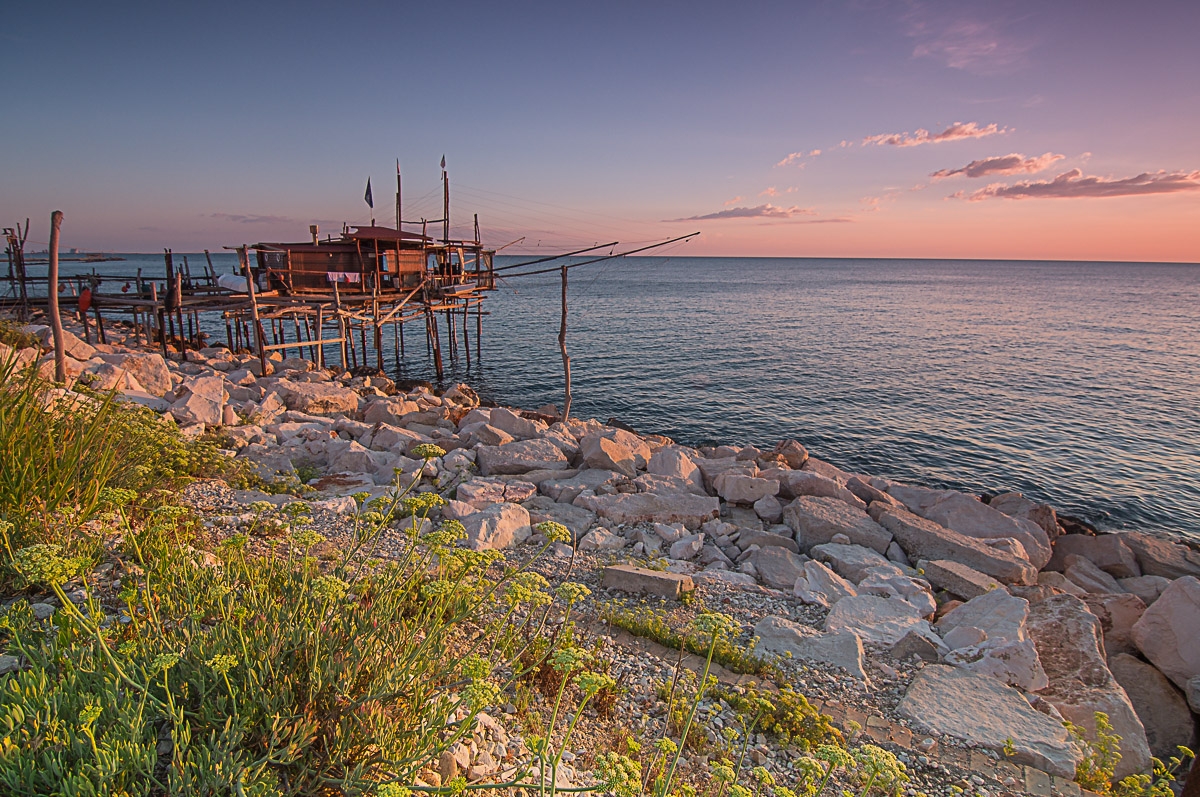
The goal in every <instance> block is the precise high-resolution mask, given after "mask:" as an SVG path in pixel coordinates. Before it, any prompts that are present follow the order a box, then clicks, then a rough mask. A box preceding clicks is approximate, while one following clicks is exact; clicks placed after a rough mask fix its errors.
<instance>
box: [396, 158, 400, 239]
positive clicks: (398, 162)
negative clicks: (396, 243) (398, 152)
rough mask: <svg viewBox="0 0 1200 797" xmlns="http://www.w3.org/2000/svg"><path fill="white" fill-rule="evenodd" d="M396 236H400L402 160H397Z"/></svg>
mask: <svg viewBox="0 0 1200 797" xmlns="http://www.w3.org/2000/svg"><path fill="white" fill-rule="evenodd" d="M396 234H397V238H398V236H400V158H398V157H397V158H396Z"/></svg>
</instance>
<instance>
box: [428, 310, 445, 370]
mask: <svg viewBox="0 0 1200 797" xmlns="http://www.w3.org/2000/svg"><path fill="white" fill-rule="evenodd" d="M429 324H430V327H431V330H430V331H431V332H432V333H433V334H432V335H430V337H431V338H432V339H433V370H434V371H435V372H437V378H438V381H439V382H440V381H441V379H442V376H443V369H442V341H441V338H440V337H438V328H437V315H436V314H435V313H434V312H433V311H432V310H430V311H429Z"/></svg>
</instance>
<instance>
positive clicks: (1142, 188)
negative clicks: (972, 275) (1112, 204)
mask: <svg viewBox="0 0 1200 797" xmlns="http://www.w3.org/2000/svg"><path fill="white" fill-rule="evenodd" d="M1185 191H1200V170H1197V171H1194V172H1167V171H1161V170H1160V171H1157V172H1143V173H1142V174H1139V175H1137V176H1136V177H1126V178H1124V179H1121V180H1109V179H1105V178H1103V177H1084V176H1083V172H1082V171H1080V170H1079V169H1071V170H1070V171H1069V172H1063V173H1062V174H1060V175H1059V176H1058V177H1055V178H1054V179H1053V180H1027V181H1024V182H1019V183H1015V184H1013V185H1004V184H1003V183H993V184H991V185H989V186H987V187H986V188H981V189H979V190H978V191H975V192H973V193H971V194H965V193H964V192H962V191H959V192H958V193H956V194H953V195H952V197H951V198H953V199H968V200H970V201H972V202H979V201H981V200H984V199H1077V198H1085V197H1087V198H1091V197H1116V196H1146V195H1149V194H1177V193H1181V192H1185Z"/></svg>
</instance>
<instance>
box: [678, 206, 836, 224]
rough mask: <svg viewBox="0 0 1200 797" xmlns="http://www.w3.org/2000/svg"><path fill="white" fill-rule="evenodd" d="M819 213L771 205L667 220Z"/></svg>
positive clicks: (762, 217) (810, 214) (784, 217)
mask: <svg viewBox="0 0 1200 797" xmlns="http://www.w3.org/2000/svg"><path fill="white" fill-rule="evenodd" d="M815 215H817V211H815V210H813V209H812V208H802V207H798V206H795V205H793V206H792V207H790V208H781V207H777V206H775V205H772V204H771V203H769V202H768V203H767V204H765V205H757V206H755V207H752V208H748V207H740V208H730V209H729V210H721V211H717V212H716V213H706V214H704V215H703V216H688V217H686V218H682V219H667V221H713V220H716V219H790V218H792V217H794V216H815Z"/></svg>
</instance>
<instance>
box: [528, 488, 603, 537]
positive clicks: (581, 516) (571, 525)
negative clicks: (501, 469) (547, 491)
mask: <svg viewBox="0 0 1200 797" xmlns="http://www.w3.org/2000/svg"><path fill="white" fill-rule="evenodd" d="M522 506H524V507H525V508H526V509H528V510H529V522H530V523H531V524H532V525H534V526H536V525H537V524H539V523H541V522H543V521H546V520H552V521H554V522H555V523H561V524H562V525H564V526H566V527H567V528H568V529H570V531H571V534H572V535H573V537H574V538H575V539H579V538H580V537H581V536H583V534H584V533H585V532H586V531H587V530H588V529H589V528H591V527H592V525H593V524H594V523H595V522H596V513H595V512H590V511H588V510H586V509H584V508H583V507H581V506H574V505H572V504H560V503H558V502H557V501H554V500H552V499H551V498H549V497H548V496H545V495H539V496H535V497H533V498H530V499H529V500H527V501H524V502H523V503H522Z"/></svg>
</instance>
